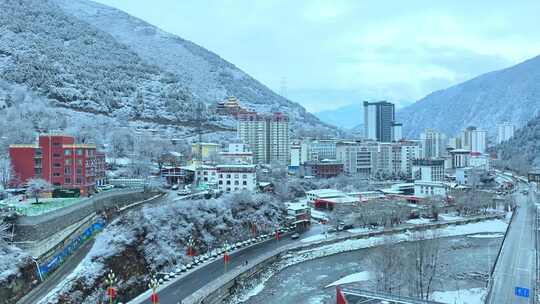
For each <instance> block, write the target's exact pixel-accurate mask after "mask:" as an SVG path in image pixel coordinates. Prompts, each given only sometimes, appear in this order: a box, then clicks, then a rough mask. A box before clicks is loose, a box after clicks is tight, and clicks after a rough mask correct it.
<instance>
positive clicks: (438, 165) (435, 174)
mask: <svg viewBox="0 0 540 304" xmlns="http://www.w3.org/2000/svg"><path fill="white" fill-rule="evenodd" d="M412 177H413V179H414V180H421V181H426V182H440V181H443V180H444V160H442V159H416V160H414V161H413V167H412Z"/></svg>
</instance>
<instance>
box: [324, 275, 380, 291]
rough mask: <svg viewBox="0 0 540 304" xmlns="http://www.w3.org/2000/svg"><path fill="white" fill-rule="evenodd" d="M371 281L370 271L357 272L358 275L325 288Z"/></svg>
mask: <svg viewBox="0 0 540 304" xmlns="http://www.w3.org/2000/svg"><path fill="white" fill-rule="evenodd" d="M369 279H371V274H370V273H369V271H362V272H357V273H353V274H350V275H348V276H345V277H343V278H341V279H339V280H337V281H335V282H334V283H331V284H328V285H326V287H325V288H328V287H332V286H337V285H343V284H349V283H355V282H364V281H368V280H369Z"/></svg>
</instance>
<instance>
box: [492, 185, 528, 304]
mask: <svg viewBox="0 0 540 304" xmlns="http://www.w3.org/2000/svg"><path fill="white" fill-rule="evenodd" d="M518 185H519V187H518V189H517V191H516V192H515V194H514V198H515V199H516V203H517V206H518V208H517V210H516V214H515V215H514V219H513V221H512V224H511V225H510V227H509V230H508V234H507V236H506V239H505V241H504V244H503V247H502V250H501V253H500V256H499V260H498V262H497V265H496V266H495V271H494V273H493V283H492V287H491V296H490V297H489V299H488V301H487V303H490V304H491V303H513V304H514V303H515V304H520V303H534V296H535V295H534V290H535V288H534V286H535V285H534V284H535V281H536V241H535V238H536V231H535V229H536V225H535V220H536V207H535V193H534V192H533V191H529V195H523V194H521V193H520V192H521V191H522V190H525V189H527V190H528V186H527V185H525V184H522V183H520V184H518ZM516 287H523V288H528V289H529V295H528V297H521V296H516V295H515V288H516Z"/></svg>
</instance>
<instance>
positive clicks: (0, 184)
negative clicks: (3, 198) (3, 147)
mask: <svg viewBox="0 0 540 304" xmlns="http://www.w3.org/2000/svg"><path fill="white" fill-rule="evenodd" d="M12 175H13V167H12V166H11V161H10V159H9V157H8V156H2V155H0V190H1V189H7V187H8V185H9V181H10V180H11V177H12Z"/></svg>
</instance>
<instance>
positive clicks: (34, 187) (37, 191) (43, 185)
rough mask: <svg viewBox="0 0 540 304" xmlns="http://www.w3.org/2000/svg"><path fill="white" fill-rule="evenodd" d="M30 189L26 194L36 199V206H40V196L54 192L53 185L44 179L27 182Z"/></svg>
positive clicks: (33, 179)
mask: <svg viewBox="0 0 540 304" xmlns="http://www.w3.org/2000/svg"><path fill="white" fill-rule="evenodd" d="M27 185H28V188H27V189H26V194H28V195H29V196H31V197H34V198H35V199H36V204H39V196H40V195H41V194H42V193H44V192H48V191H51V190H52V188H53V187H52V185H51V184H50V183H49V182H48V181H46V180H44V179H42V178H32V179H29V180H28V182H27Z"/></svg>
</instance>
